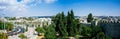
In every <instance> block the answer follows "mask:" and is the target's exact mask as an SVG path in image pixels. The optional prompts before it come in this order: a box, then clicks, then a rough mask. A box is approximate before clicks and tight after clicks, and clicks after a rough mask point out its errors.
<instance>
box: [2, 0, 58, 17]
mask: <svg viewBox="0 0 120 39" xmlns="http://www.w3.org/2000/svg"><path fill="white" fill-rule="evenodd" d="M55 1H57V0H22V1H21V2H18V1H17V0H0V12H1V11H2V12H7V13H12V14H14V15H15V16H16V15H21V14H25V13H27V12H28V8H29V7H30V6H36V5H37V4H41V3H42V2H45V3H53V2H55ZM7 13H6V14H7Z"/></svg>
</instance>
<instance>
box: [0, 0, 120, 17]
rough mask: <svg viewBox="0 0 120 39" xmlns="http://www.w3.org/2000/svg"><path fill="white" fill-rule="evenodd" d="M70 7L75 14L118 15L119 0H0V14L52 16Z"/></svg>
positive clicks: (66, 10) (119, 8)
mask: <svg viewBox="0 0 120 39" xmlns="http://www.w3.org/2000/svg"><path fill="white" fill-rule="evenodd" d="M71 9H72V10H73V11H74V14H75V16H86V15H88V14H89V13H92V14H93V15H94V16H120V0H0V16H2V14H5V16H53V15H56V14H57V13H59V12H62V11H64V12H65V14H67V12H68V11H69V10H71Z"/></svg>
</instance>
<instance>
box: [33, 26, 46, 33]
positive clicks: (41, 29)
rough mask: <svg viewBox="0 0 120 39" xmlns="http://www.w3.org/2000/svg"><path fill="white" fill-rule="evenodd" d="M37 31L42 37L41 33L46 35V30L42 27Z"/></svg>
mask: <svg viewBox="0 0 120 39" xmlns="http://www.w3.org/2000/svg"><path fill="white" fill-rule="evenodd" d="M35 30H36V31H37V32H38V35H40V33H45V30H44V29H43V28H42V27H37V28H36V29H35Z"/></svg>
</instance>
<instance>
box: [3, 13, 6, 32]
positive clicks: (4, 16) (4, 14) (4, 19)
mask: <svg viewBox="0 0 120 39" xmlns="http://www.w3.org/2000/svg"><path fill="white" fill-rule="evenodd" d="M3 21H4V33H6V30H5V26H6V25H5V14H3Z"/></svg>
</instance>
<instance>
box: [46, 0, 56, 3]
mask: <svg viewBox="0 0 120 39" xmlns="http://www.w3.org/2000/svg"><path fill="white" fill-rule="evenodd" d="M44 1H45V2H46V3H53V2H55V1H57V0H44Z"/></svg>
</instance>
